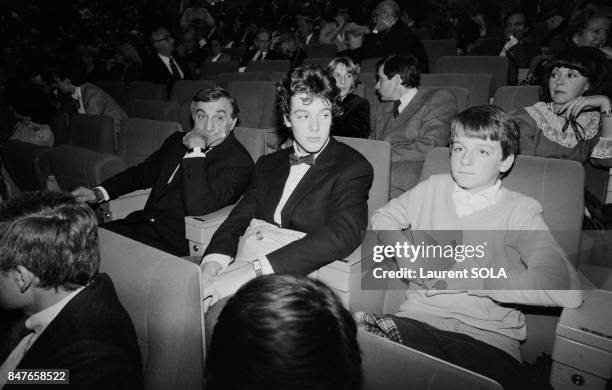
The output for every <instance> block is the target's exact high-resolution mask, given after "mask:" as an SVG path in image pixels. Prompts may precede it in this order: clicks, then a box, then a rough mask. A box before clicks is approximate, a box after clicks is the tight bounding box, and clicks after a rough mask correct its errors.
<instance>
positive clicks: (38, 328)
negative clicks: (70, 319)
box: [25, 286, 85, 334]
mask: <svg viewBox="0 0 612 390" xmlns="http://www.w3.org/2000/svg"><path fill="white" fill-rule="evenodd" d="M84 288H85V286H82V287H79V288H77V289H76V290H74V291H73V292H71V293H70V294H68V295H67V296H65V297H64V298H63V299H62V300H61V301H59V302H57V303H55V304H53V305H51V306H49V307H48V308H46V309H44V310H41V311H39V312H38V313H35V314H32V315H31V316H30V318H28V319H27V320H26V323H25V325H26V328H28V329H32V330H33V331H34V332H35V333H39V334H40V333H42V332H43V331H44V330H45V329H46V328H47V326H49V324H50V323H51V322H52V321H53V320H54V319H55V317H57V315H58V314H59V313H60V312H61V311H62V309H63V308H64V307H65V306H66V305H67V304H68V302H70V300H71V299H72V298H74V297H75V296H76V295H77V294H78V293H80V292H81V291H82V290H83V289H84Z"/></svg>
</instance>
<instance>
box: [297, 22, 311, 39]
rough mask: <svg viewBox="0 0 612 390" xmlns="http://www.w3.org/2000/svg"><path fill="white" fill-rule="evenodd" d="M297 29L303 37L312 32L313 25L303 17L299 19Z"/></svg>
mask: <svg viewBox="0 0 612 390" xmlns="http://www.w3.org/2000/svg"><path fill="white" fill-rule="evenodd" d="M297 31H298V33H299V34H300V36H301V37H303V38H306V37H307V36H308V35H310V33H311V32H312V25H311V24H310V23H308V21H306V20H305V19H303V18H300V19H298V21H297Z"/></svg>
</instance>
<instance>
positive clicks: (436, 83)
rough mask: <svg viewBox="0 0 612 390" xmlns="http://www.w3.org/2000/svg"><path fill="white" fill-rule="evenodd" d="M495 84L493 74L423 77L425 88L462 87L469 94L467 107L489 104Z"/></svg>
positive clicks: (422, 81) (442, 74)
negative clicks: (490, 92) (493, 84)
mask: <svg viewBox="0 0 612 390" xmlns="http://www.w3.org/2000/svg"><path fill="white" fill-rule="evenodd" d="M491 83H493V75H492V74H491V73H429V74H422V75H421V85H422V86H425V87H462V88H466V89H467V90H468V91H469V93H470V96H469V99H468V102H467V106H466V107H470V106H479V105H482V104H489V91H490V90H491Z"/></svg>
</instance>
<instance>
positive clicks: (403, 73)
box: [376, 55, 421, 88]
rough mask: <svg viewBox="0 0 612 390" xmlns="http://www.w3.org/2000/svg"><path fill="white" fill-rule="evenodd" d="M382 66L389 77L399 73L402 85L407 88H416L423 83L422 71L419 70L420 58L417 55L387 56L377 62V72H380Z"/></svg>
mask: <svg viewBox="0 0 612 390" xmlns="http://www.w3.org/2000/svg"><path fill="white" fill-rule="evenodd" d="M381 66H382V67H383V68H382V69H383V73H384V74H385V76H387V78H392V77H393V76H395V75H396V74H399V75H400V78H401V80H402V85H403V86H404V87H406V88H416V87H418V86H419V85H421V73H420V72H419V67H418V60H417V59H416V57H415V56H412V55H407V56H403V55H390V56H387V57H385V58H383V59H382V60H380V61H378V62H377V63H376V74H378V69H380V67H381Z"/></svg>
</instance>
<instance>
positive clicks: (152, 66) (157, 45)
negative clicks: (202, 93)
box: [143, 27, 193, 91]
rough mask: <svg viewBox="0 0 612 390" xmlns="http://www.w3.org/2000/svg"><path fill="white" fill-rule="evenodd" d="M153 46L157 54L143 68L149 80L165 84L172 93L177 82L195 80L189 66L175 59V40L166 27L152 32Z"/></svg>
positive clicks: (178, 58)
mask: <svg viewBox="0 0 612 390" xmlns="http://www.w3.org/2000/svg"><path fill="white" fill-rule="evenodd" d="M151 45H153V48H154V49H155V54H154V55H152V56H151V57H150V58H148V59H147V60H146V61H145V63H144V66H143V68H144V69H143V70H144V74H145V78H146V79H147V80H149V81H152V82H154V83H158V84H165V85H166V87H167V88H168V91H170V90H171V89H172V84H174V82H175V81H177V80H191V79H193V75H192V74H191V71H190V70H189V66H187V64H186V63H185V62H184V61H183V60H182V59H181V58H180V57H179V56H175V57H173V52H174V38H173V37H172V35H171V34H170V32H169V31H168V30H167V29H166V28H165V27H159V28H157V29H155V30H153V32H151Z"/></svg>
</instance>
